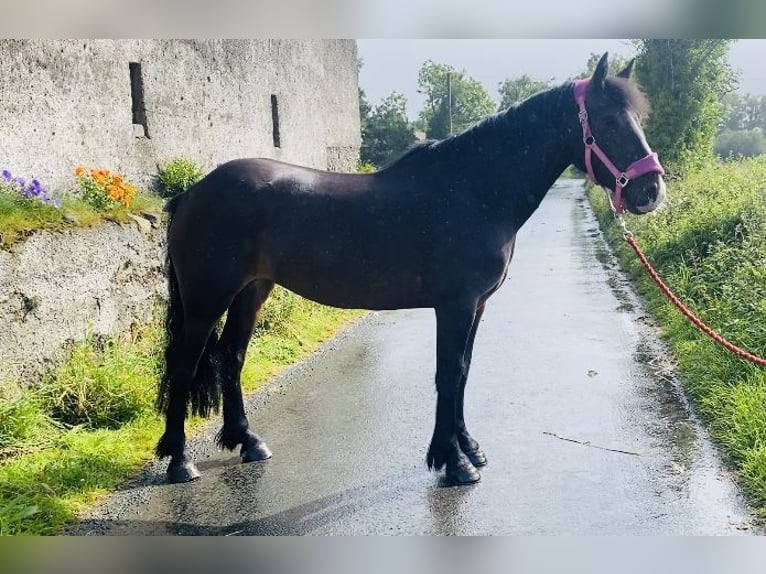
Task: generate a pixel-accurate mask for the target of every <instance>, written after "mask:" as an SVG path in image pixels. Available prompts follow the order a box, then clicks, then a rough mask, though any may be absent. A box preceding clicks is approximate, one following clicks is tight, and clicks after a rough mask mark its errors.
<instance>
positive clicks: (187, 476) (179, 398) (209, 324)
mask: <svg viewBox="0 0 766 574" xmlns="http://www.w3.org/2000/svg"><path fill="white" fill-rule="evenodd" d="M214 326H215V319H213V320H201V319H198V318H189V317H185V318H184V325H183V335H182V342H181V344H180V346H179V350H178V357H177V359H176V360H175V366H174V368H173V372H172V373H170V374H169V382H168V390H169V391H168V402H167V410H166V413H165V433H164V434H163V435H162V438H161V439H160V441H159V443H158V445H157V454H158V455H159V456H160V457H164V456H170V457H171V458H170V464H169V465H168V471H167V472H168V480H169V481H170V482H189V481H190V480H194V479H196V478H199V471H198V470H197V468H196V467H195V466H194V464H193V463H192V461H191V458H190V457H189V455H188V454H187V452H186V436H185V434H184V421H185V420H186V408H187V404H188V402H189V395H190V389H191V387H192V383H193V381H194V377H195V375H196V372H197V366H198V364H199V360H200V357H201V356H202V352H203V350H204V349H205V345H206V344H207V341H208V337H209V336H210V333H211V332H212V330H213V327H214Z"/></svg>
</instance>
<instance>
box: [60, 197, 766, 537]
mask: <svg viewBox="0 0 766 574" xmlns="http://www.w3.org/2000/svg"><path fill="white" fill-rule="evenodd" d="M597 256H599V257H600V259H601V261H603V263H602V262H600V261H599V257H597ZM434 347H435V340H434V320H433V313H432V312H431V311H429V310H414V311H401V312H386V313H376V314H372V315H370V316H369V317H368V318H367V319H366V320H364V321H362V322H361V324H360V325H359V326H357V327H356V328H354V329H353V330H351V331H350V332H347V333H346V335H345V336H343V337H341V338H340V339H338V340H336V341H335V342H333V343H332V344H331V345H330V346H329V347H328V348H326V349H325V351H324V352H323V353H321V354H319V355H317V356H316V357H314V358H313V359H312V360H310V361H308V362H306V363H304V364H303V365H302V366H300V367H298V368H296V369H294V370H292V371H291V372H289V373H287V374H286V375H285V376H283V377H281V378H280V379H279V380H278V381H276V382H275V384H273V385H272V386H271V387H270V388H269V389H268V390H267V391H266V392H264V393H261V394H260V395H257V396H255V397H252V398H251V400H250V401H249V406H248V408H249V411H250V413H251V420H252V421H253V422H254V425H255V427H256V428H257V430H258V431H259V432H260V433H262V435H263V436H264V437H265V439H266V440H267V442H268V443H269V445H270V447H271V448H272V450H273V451H274V458H273V459H271V460H269V461H267V462H265V463H260V464H249V465H242V464H239V463H238V458H237V457H236V455H232V454H229V453H218V452H216V451H215V449H214V447H213V441H212V438H213V435H214V432H215V430H216V429H217V426H218V424H219V421H215V423H214V424H211V425H210V427H209V430H208V432H206V433H204V434H203V436H200V437H198V439H197V440H195V441H194V450H195V456H196V458H197V460H198V461H199V467H200V469H201V470H202V472H203V477H202V479H201V480H199V481H197V482H195V483H192V484H187V485H166V484H163V473H164V469H165V465H164V464H154V465H152V466H151V468H149V469H148V470H147V472H146V473H145V475H144V476H142V477H141V478H140V479H138V480H136V481H135V482H133V483H131V484H129V485H127V486H126V487H125V488H124V489H123V490H122V491H121V492H119V493H117V494H116V495H114V496H113V497H111V498H109V499H108V500H106V501H105V502H104V504H102V505H101V506H100V507H98V508H94V509H93V511H92V512H90V513H89V514H88V515H87V516H86V517H84V521H83V522H82V523H81V524H79V525H77V526H76V527H74V528H73V529H72V532H73V533H79V534H100V533H111V534H127V533H131V534H368V533H369V534H546V535H547V534H554V535H558V534H580V535H582V534H610V535H612V534H685V535H688V534H736V533H741V532H752V531H754V529H753V528H751V527H750V519H749V516H748V513H747V511H746V509H745V507H744V505H743V502H742V500H741V497H740V496H739V495H738V493H737V490H736V488H735V486H734V484H733V482H732V480H731V479H730V477H729V475H728V473H727V472H726V470H724V469H723V468H722V466H721V464H720V462H719V461H718V459H717V458H716V455H715V452H714V450H713V448H712V447H711V445H710V443H709V442H708V440H707V439H706V438H705V434H704V433H703V432H702V431H701V430H700V427H699V425H698V424H697V422H696V421H695V420H694V419H693V418H692V417H690V415H689V414H688V412H687V410H686V408H685V407H684V403H683V401H682V400H681V399H680V398H679V394H678V391H677V388H676V386H675V385H674V384H673V382H672V372H671V371H668V370H667V361H666V359H665V357H664V355H663V353H662V348H661V346H660V345H659V344H658V343H657V342H656V340H655V338H654V333H653V332H652V329H651V327H649V326H647V320H646V319H645V318H644V317H643V313H642V311H641V308H640V306H639V305H638V303H637V301H636V300H635V298H634V297H633V296H632V295H631V293H630V291H629V289H628V288H627V287H626V284H625V280H624V279H623V278H622V277H621V275H620V274H619V273H618V272H617V271H616V270H615V266H614V264H613V263H612V262H611V261H610V258H609V256H608V254H605V253H604V246H603V243H602V240H601V239H600V237H599V234H598V232H597V231H596V222H595V220H594V218H593V216H592V214H591V212H590V211H589V209H588V208H587V207H586V204H585V202H584V198H583V193H582V189H581V186H580V185H579V184H567V185H566V186H565V187H562V188H560V189H558V190H555V191H553V192H552V193H551V194H549V197H548V198H547V199H546V200H545V201H544V202H543V204H542V206H541V208H540V210H539V211H538V212H537V213H536V214H535V215H534V216H533V218H532V220H530V222H529V223H528V224H527V226H526V227H525V228H524V229H523V230H522V232H521V233H520V234H519V239H518V244H517V250H516V256H515V259H514V262H513V264H512V267H511V273H510V278H509V283H508V284H507V285H505V286H504V287H503V288H502V289H500V291H499V292H498V293H497V294H496V295H495V296H494V297H493V299H492V300H491V302H490V303H489V305H488V309H487V312H486V314H485V320H484V321H483V323H482V326H481V329H480V330H479V334H478V338H477V341H476V350H475V353H474V363H473V367H472V372H471V378H470V382H469V386H468V391H467V421H468V424H469V428H470V429H471V430H472V432H473V434H474V436H475V437H476V438H477V439H478V440H479V441H480V442H481V444H482V446H483V448H484V450H485V451H486V452H487V455H488V456H489V459H490V463H489V466H488V467H487V468H486V469H485V470H484V471H483V473H482V475H483V479H482V482H481V483H479V484H477V485H475V486H472V487H460V488H455V487H450V488H444V487H442V485H441V481H440V477H439V475H435V474H429V473H428V472H426V469H425V453H426V448H427V445H428V441H429V439H430V435H431V431H432V425H433V416H434V405H435V397H434V390H433V381H432V379H433V374H434V368H435V360H434ZM562 438H563V439H573V440H577V441H580V442H579V443H575V442H570V441H567V440H562ZM599 447H601V448H599ZM604 449H613V450H604ZM618 451H625V452H618ZM630 453H637V454H630Z"/></svg>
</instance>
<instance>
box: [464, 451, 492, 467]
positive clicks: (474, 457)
mask: <svg viewBox="0 0 766 574" xmlns="http://www.w3.org/2000/svg"><path fill="white" fill-rule="evenodd" d="M464 454H465V455H466V456H467V457H468V460H470V461H471V464H472V465H474V466H475V467H476V468H481V467H482V466H487V455H486V454H484V451H483V450H481V449H480V448H477V449H476V450H472V451H470V452H466V453H464Z"/></svg>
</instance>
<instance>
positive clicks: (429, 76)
mask: <svg viewBox="0 0 766 574" xmlns="http://www.w3.org/2000/svg"><path fill="white" fill-rule="evenodd" d="M418 91H419V92H420V93H421V94H425V96H426V103H425V106H424V107H423V109H422V110H421V111H420V121H421V122H422V125H423V127H424V128H425V132H426V136H427V137H429V138H437V139H442V138H445V137H447V136H448V135H450V123H451V127H452V130H451V131H452V133H459V132H462V131H464V130H465V129H467V128H469V127H470V126H471V125H472V124H474V123H476V122H477V121H479V120H480V119H482V118H483V117H484V116H487V115H489V114H492V113H494V112H495V111H496V110H497V104H496V102H495V101H494V100H493V99H492V98H491V97H490V95H489V94H488V93H487V91H486V90H485V89H484V87H483V86H482V85H481V83H480V82H478V81H477V80H474V79H473V78H471V77H469V76H467V75H466V73H465V70H461V71H458V70H456V69H455V68H453V67H451V66H447V65H445V64H437V63H435V62H433V61H431V60H427V61H426V62H425V63H423V65H422V66H421V68H420V72H419V74H418ZM450 93H451V97H450Z"/></svg>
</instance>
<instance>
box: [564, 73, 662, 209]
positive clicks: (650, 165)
mask: <svg viewBox="0 0 766 574" xmlns="http://www.w3.org/2000/svg"><path fill="white" fill-rule="evenodd" d="M588 82H590V80H576V81H575V83H574V97H575V101H576V102H577V105H578V107H579V108H580V113H579V114H578V116H579V118H580V125H582V141H583V144H585V168H586V169H587V170H588V177H589V178H590V179H591V181H592V182H593V183H596V184H598V181H596V175H595V174H594V173H593V163H592V159H591V153H595V154H596V155H597V156H598V159H600V160H601V163H603V164H604V165H605V166H606V168H607V169H608V170H609V171H610V172H611V173H612V175H613V176H614V185H615V187H614V201H613V203H612V210H613V211H614V212H615V213H616V214H622V213H625V207H624V206H623V205H622V190H623V189H624V188H625V186H627V185H628V183H630V180H632V179H635V178H637V177H639V176H642V175H645V174H647V173H659V174H660V175H662V174H664V173H665V170H664V169H662V165H660V160H659V159H657V154H656V153H654V152H652V153H650V154H649V155H647V156H645V157H642V158H641V159H639V160H637V161H634V162H633V163H632V164H630V165H629V166H628V168H627V169H626V170H625V171H620V170H619V169H617V168H616V167H615V165H614V164H613V163H612V162H611V161H610V160H609V158H608V157H607V155H606V153H604V150H602V149H601V148H600V147H599V145H598V144H597V143H596V138H594V137H593V133H592V132H591V131H590V124H589V123H588V112H587V111H586V110H585V92H586V91H587V89H588Z"/></svg>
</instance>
